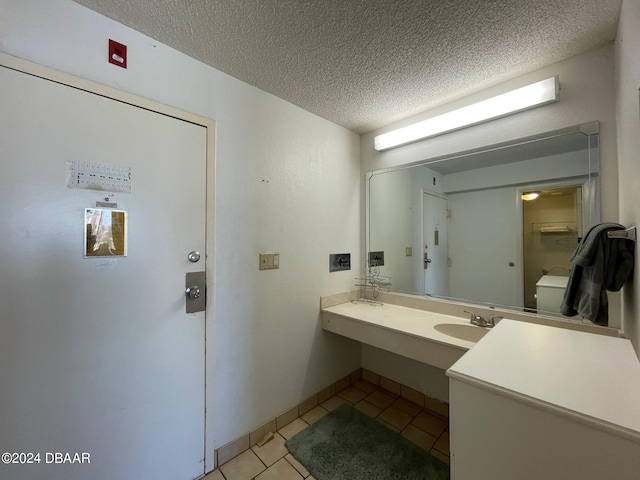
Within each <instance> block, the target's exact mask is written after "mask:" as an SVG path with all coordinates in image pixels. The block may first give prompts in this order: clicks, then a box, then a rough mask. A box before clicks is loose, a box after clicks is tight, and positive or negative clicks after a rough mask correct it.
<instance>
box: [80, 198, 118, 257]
mask: <svg viewBox="0 0 640 480" xmlns="http://www.w3.org/2000/svg"><path fill="white" fill-rule="evenodd" d="M84 223H85V228H84V257H85V258H88V257H113V256H117V257H126V256H127V212H125V211H124V210H111V209H107V208H86V209H85V210H84Z"/></svg>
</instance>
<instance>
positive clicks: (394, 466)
mask: <svg viewBox="0 0 640 480" xmlns="http://www.w3.org/2000/svg"><path fill="white" fill-rule="evenodd" d="M285 445H286V447H287V448H288V449H289V451H290V452H291V454H292V455H293V456H294V457H295V458H296V460H298V461H299V462H300V463H302V465H304V466H305V468H306V469H307V470H308V471H309V473H311V474H312V475H313V476H314V477H315V478H316V479H317V480H448V479H449V466H448V465H447V464H446V463H444V462H442V461H441V460H438V459H437V458H435V457H433V456H431V455H429V454H428V453H427V452H425V451H424V450H422V449H421V448H419V447H417V446H416V445H414V444H413V443H411V442H410V441H409V440H407V439H405V438H404V437H403V436H402V435H400V434H398V433H396V432H394V431H392V430H390V429H388V428H387V427H385V426H384V425H381V424H380V423H378V422H377V421H376V420H374V419H372V418H369V417H368V416H367V415H365V414H364V413H362V412H360V411H358V410H356V409H355V408H353V407H352V406H351V405H347V404H344V405H341V406H340V407H338V408H337V409H335V410H334V411H332V412H329V413H328V414H327V415H325V416H324V417H323V418H321V419H320V420H318V421H317V422H316V423H314V424H313V425H310V426H309V427H307V428H306V429H304V430H302V431H301V432H300V433H298V434H297V435H294V436H293V437H292V438H290V439H289V440H287V442H286V443H285Z"/></svg>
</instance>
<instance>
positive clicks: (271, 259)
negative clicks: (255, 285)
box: [260, 253, 280, 270]
mask: <svg viewBox="0 0 640 480" xmlns="http://www.w3.org/2000/svg"><path fill="white" fill-rule="evenodd" d="M278 268H280V254H279V253H261V254H260V270H275V269H278Z"/></svg>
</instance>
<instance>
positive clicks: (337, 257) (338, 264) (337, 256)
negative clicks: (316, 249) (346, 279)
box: [329, 253, 351, 272]
mask: <svg viewBox="0 0 640 480" xmlns="http://www.w3.org/2000/svg"><path fill="white" fill-rule="evenodd" d="M341 270H351V254H350V253H332V254H330V255H329V271H330V272H339V271H341Z"/></svg>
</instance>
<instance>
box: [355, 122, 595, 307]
mask: <svg viewBox="0 0 640 480" xmlns="http://www.w3.org/2000/svg"><path fill="white" fill-rule="evenodd" d="M599 158H600V154H599V123H598V122H591V123H588V124H583V125H578V126H576V127H571V128H567V129H563V130H560V131H553V132H548V133H546V134H541V135H536V136H531V137H525V138H520V139H518V140H515V141H512V142H508V143H502V144H497V145H492V146H490V147H486V148H480V149H474V150H470V151H465V152H460V153H457V154H453V155H447V156H445V157H438V158H433V159H426V160H424V161H422V162H419V163H414V164H411V165H403V166H402V167H397V168H388V169H384V170H378V171H373V172H368V173H367V177H366V180H367V181H366V195H367V202H368V218H367V219H366V220H367V226H366V232H367V251H369V252H371V251H384V252H385V256H386V258H385V265H384V266H383V267H380V268H381V273H382V274H384V275H387V276H390V277H392V278H393V279H394V282H393V283H394V285H393V290H394V291H396V292H404V293H414V294H421V295H430V296H433V297H438V298H444V299H449V300H458V301H463V302H466V303H476V304H482V305H492V306H499V307H501V308H505V307H506V308H515V309H517V310H521V311H529V312H534V313H535V312H539V313H543V314H551V315H558V316H560V314H559V313H557V312H558V311H559V307H560V305H559V302H560V301H561V300H562V297H561V296H560V300H559V301H558V305H557V310H556V308H555V306H554V305H555V298H552V299H551V301H550V303H549V302H548V301H546V300H544V301H542V302H540V301H538V300H539V298H538V297H539V296H540V295H539V294H538V290H540V288H541V287H544V286H546V285H548V284H549V285H553V284H562V282H563V281H564V282H565V284H566V279H567V278H568V276H569V268H570V263H569V260H568V259H569V256H570V255H571V254H572V253H573V251H574V250H575V248H576V246H577V243H578V241H579V238H580V237H581V236H582V235H583V234H584V233H586V232H587V231H588V229H589V228H590V227H591V226H592V225H595V224H596V223H598V222H599V221H600V218H599V217H600V215H599V212H600V197H599ZM407 248H412V250H413V252H414V254H413V255H411V256H408V255H406V252H407ZM556 277H558V278H556ZM540 291H542V290H540ZM556 293H557V292H556ZM543 295H546V291H545V292H543ZM546 298H547V297H545V299H546Z"/></svg>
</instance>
